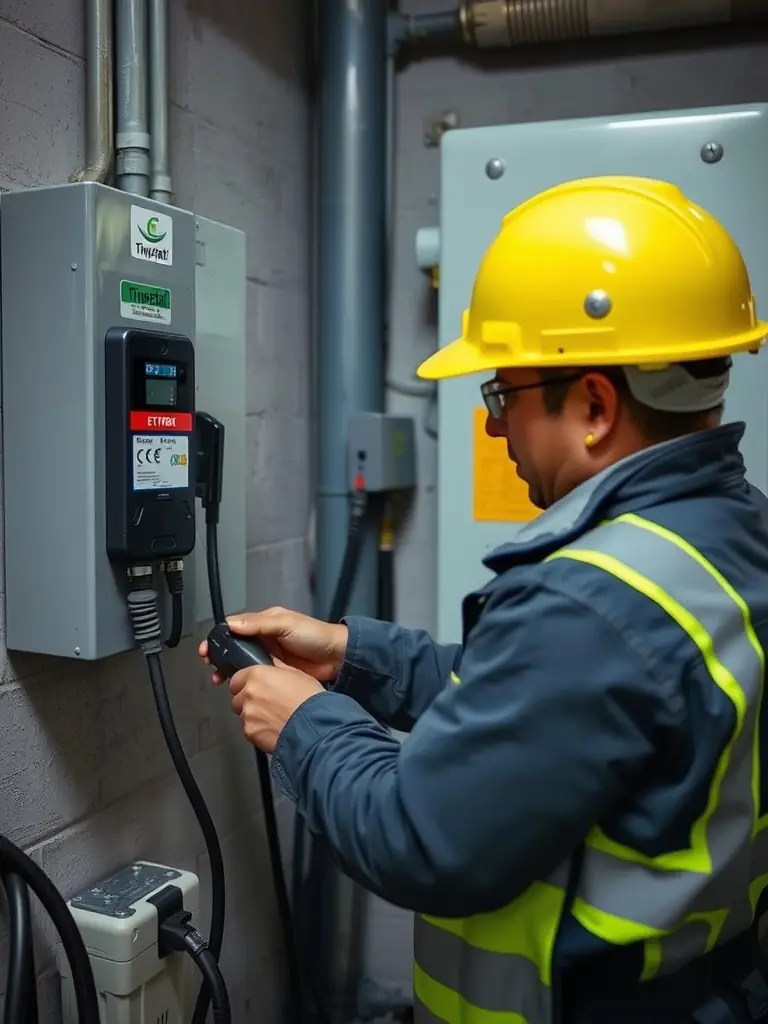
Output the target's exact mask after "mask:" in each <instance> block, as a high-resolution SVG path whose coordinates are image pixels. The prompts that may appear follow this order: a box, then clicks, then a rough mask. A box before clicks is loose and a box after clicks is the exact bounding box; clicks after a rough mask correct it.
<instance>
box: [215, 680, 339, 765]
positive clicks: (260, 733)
mask: <svg viewBox="0 0 768 1024" xmlns="http://www.w3.org/2000/svg"><path fill="white" fill-rule="evenodd" d="M229 691H230V693H231V694H232V710H233V711H234V712H235V714H236V715H239V716H240V722H241V724H242V727H243V733H244V734H245V738H246V739H247V740H249V741H250V742H251V743H252V744H253V745H254V746H255V747H258V748H259V750H263V751H264V753H266V754H272V753H273V752H274V750H275V747H276V746H277V740H278V737H279V736H280V733H281V732H282V731H283V729H284V728H285V725H286V723H287V722H288V719H289V718H290V717H291V715H292V714H293V713H294V712H295V711H296V710H297V709H298V708H300V707H301V705H302V704H303V703H304V702H305V701H307V700H309V698H310V697H313V696H314V695H315V694H316V693H323V692H324V691H323V687H322V686H321V685H320V684H319V683H318V682H317V680H316V679H313V678H312V677H311V676H309V675H307V674H306V673H305V672H299V671H298V670H297V669H295V668H291V667H290V666H289V665H284V664H280V663H278V664H276V665H255V666H254V667H253V668H244V669H241V671H240V672H236V673H235V675H233V676H232V678H231V679H230V681H229Z"/></svg>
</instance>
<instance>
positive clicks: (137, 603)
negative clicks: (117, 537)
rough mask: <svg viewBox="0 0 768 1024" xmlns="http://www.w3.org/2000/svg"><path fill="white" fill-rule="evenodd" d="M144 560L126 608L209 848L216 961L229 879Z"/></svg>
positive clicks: (201, 1022) (198, 1016)
mask: <svg viewBox="0 0 768 1024" xmlns="http://www.w3.org/2000/svg"><path fill="white" fill-rule="evenodd" d="M145 568H146V567H145V566H134V567H132V568H131V569H129V571H128V575H129V578H130V579H131V580H132V583H133V588H132V590H131V592H130V593H129V594H128V609H129V611H130V615H131V624H132V627H133V636H134V639H135V641H136V644H137V646H138V647H140V648H141V651H142V653H143V654H144V657H145V659H146V662H147V669H148V671H149V679H150V683H151V685H152V694H153V696H154V698H155V706H156V708H157V717H158V720H159V722H160V728H161V729H162V732H163V737H164V738H165V744H166V747H167V748H168V753H169V754H170V756H171V761H172V762H173V767H174V768H175V769H176V774H177V775H178V777H179V781H180V782H181V785H182V787H183V789H184V792H185V793H186V796H187V799H188V801H189V803H190V806H191V808H192V811H193V812H194V815H195V818H196V819H197V823H198V825H199V826H200V831H201V832H202V834H203V840H204V842H205V849H206V852H207V854H208V862H209V870H210V873H211V928H210V939H209V949H210V952H211V955H212V956H213V957H214V958H215V960H216V962H217V963H218V960H219V957H220V956H221V947H222V945H223V942H224V918H225V910H226V881H225V876H224V857H223V855H222V851H221V842H220V840H219V835H218V832H217V831H216V826H215V825H214V822H213V818H212V817H211V812H210V811H209V810H208V805H207V804H206V802H205V799H204V797H203V794H202V793H201V792H200V787H199V786H198V785H197V781H196V779H195V776H194V774H193V772H192V769H191V768H190V766H189V761H188V760H187V757H186V754H185V753H184V748H183V746H182V744H181V740H180V739H179V734H178V731H177V729H176V723H175V722H174V718H173V711H172V709H171V702H170V699H169V697H168V688H167V686H166V683H165V673H164V672H163V663H162V660H161V658H160V654H161V651H162V649H163V641H162V639H161V637H162V631H161V626H160V613H159V610H158V595H157V592H156V591H155V590H153V589H152V575H151V573H149V574H147V573H146V572H144V569H145ZM210 998H211V995H210V990H209V988H208V985H207V984H206V983H203V985H202V986H201V989H200V993H199V995H198V999H197V1004H196V1006H195V1012H194V1015H193V1017H192V1024H205V1019H206V1015H207V1013H208V1006H209V1004H210Z"/></svg>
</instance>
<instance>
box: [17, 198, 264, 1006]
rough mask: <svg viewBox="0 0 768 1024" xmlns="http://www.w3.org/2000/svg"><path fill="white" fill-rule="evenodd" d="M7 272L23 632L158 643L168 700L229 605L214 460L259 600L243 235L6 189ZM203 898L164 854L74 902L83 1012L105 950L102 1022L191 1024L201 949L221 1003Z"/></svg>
mask: <svg viewBox="0 0 768 1024" xmlns="http://www.w3.org/2000/svg"><path fill="white" fill-rule="evenodd" d="M0 270H1V272H2V285H1V287H2V380H3V395H4V402H3V450H4V489H3V491H4V495H3V496H4V501H3V504H4V528H5V571H6V588H5V589H6V607H5V616H6V643H7V647H8V649H9V650H10V651H11V652H16V651H20V652H27V653H32V654H44V655H49V656H56V657H63V658H69V659H75V660H82V661H94V660H97V659H102V658H107V657H110V656H112V655H115V654H120V653H121V652H125V651H129V650H132V649H136V648H137V647H141V648H142V650H143V651H144V653H145V656H146V657H147V660H148V662H150V672H151V673H152V669H153V665H152V662H151V659H152V658H154V659H155V661H154V669H155V672H154V677H153V688H154V689H155V693H156V697H157V696H158V687H159V692H160V693H161V698H162V691H164V683H163V681H162V669H160V670H159V679H160V682H159V683H158V674H157V665H158V664H159V661H157V656H158V654H159V652H160V650H161V649H162V647H163V646H164V645H167V646H175V645H176V644H177V643H178V642H179V640H180V639H181V637H182V636H183V635H189V634H190V633H191V632H192V631H193V630H194V629H195V628H196V626H197V623H198V622H202V621H204V620H206V619H209V618H210V617H211V614H212V613H211V604H210V603H209V599H208V593H207V590H208V588H207V587H206V586H205V583H206V575H207V574H206V551H205V545H206V543H210V541H211V537H212V534H211V533H210V530H209V531H206V529H205V527H204V526H201V520H202V519H203V517H202V516H201V515H200V514H199V512H198V509H196V498H200V497H202V498H203V499H204V502H205V498H206V494H205V493H203V492H201V485H200V479H199V476H200V471H201V470H202V472H203V473H204V474H207V477H206V479H207V480H208V481H209V482H210V483H211V486H212V487H215V488H217V496H216V503H217V505H216V523H217V524H218V525H219V527H220V533H221V541H222V543H221V549H220V550H219V551H217V564H218V566H219V568H220V574H221V584H220V589H221V588H223V589H224V596H223V598H222V601H223V603H224V604H225V605H226V607H227V609H228V611H237V610H240V609H242V608H244V606H245V546H246V545H245V487H244V478H245V474H244V473H243V466H244V449H245V238H244V235H243V233H242V232H241V231H238V230H235V229H232V228H229V227H226V226H225V225H221V224H217V223H215V222H213V221H209V220H206V219H204V218H199V217H196V216H195V215H193V214H192V213H189V212H187V211H184V210H180V209H177V208H175V207H173V208H172V207H168V206H165V205H163V204H160V203H156V202H153V201H152V200H149V199H145V198H142V197H136V196H134V195H131V194H128V193H125V192H121V191H118V190H116V189H113V188H110V187H107V186H104V185H100V184H95V183H83V184H70V185H63V186H56V187H50V188H37V189H30V190H19V191H14V192H9V193H6V194H4V195H3V197H2V201H1V202H0ZM198 414H200V416H201V417H202V420H203V421H204V425H210V424H213V425H214V426H213V428H211V429H209V430H207V431H206V432H201V430H200V422H198V418H199V416H198ZM224 437H226V455H227V458H226V459H225V460H224V464H223V468H222V463H221V458H222V454H223V444H222V441H223V438H224ZM206 438H207V439H209V440H210V438H213V439H214V442H215V443H216V445H217V446H218V447H217V451H216V452H215V453H212V452H211V451H206V450H203V451H202V452H200V451H199V449H200V447H201V444H202V445H203V448H205V443H204V442H205V441H206ZM204 483H205V480H204ZM222 495H223V500H222ZM209 497H210V495H209ZM219 502H220V508H219ZM197 504H198V505H199V502H197ZM206 518H208V517H206ZM214 529H215V525H214ZM206 533H207V536H206ZM213 536H215V535H213ZM201 556H202V557H201ZM185 569H186V572H185ZM163 576H165V577H166V581H165V582H164V581H163ZM166 584H167V585H166ZM220 597H221V595H220ZM133 599H135V600H137V601H138V604H131V601H132V600H133ZM174 630H175V632H176V635H175V637H174V639H173V641H171V640H170V639H166V640H165V641H164V640H163V639H162V638H163V637H168V636H169V633H171V632H172V631H174ZM165 702H166V705H167V695H166V700H165ZM166 710H167V714H166V715H165V720H163V716H162V715H161V724H163V728H164V730H167V731H166V740H167V741H168V746H169V750H170V752H171V756H172V758H173V759H174V763H175V765H176V767H177V770H178V768H179V764H178V758H179V751H180V750H181V747H180V744H178V737H176V741H177V743H176V747H174V745H173V742H172V739H173V735H175V728H174V726H173V720H172V716H171V714H170V706H169V705H167V709H166ZM158 711H160V704H158ZM169 722H170V724H169ZM169 732H170V734H172V735H171V740H169V737H168V733H169ZM180 757H181V759H182V760H184V755H183V751H181V754H180ZM182 767H183V766H182ZM187 769H188V766H187ZM189 774H190V776H191V772H190V773H189ZM182 781H183V780H182ZM191 785H192V787H194V788H196V787H195V783H194V779H193V778H192V784H191ZM185 788H187V795H188V796H189V795H190V794H189V789H188V787H187V785H185ZM198 793H199V791H198ZM209 818H210V816H209ZM211 827H212V822H211ZM36 891H37V890H36ZM49 899H50V896H49ZM199 904H200V898H199V882H198V879H197V877H196V876H195V875H193V874H190V873H189V872H185V871H181V870H178V869H176V868H174V867H170V866H166V865H162V864H154V863H152V862H149V861H138V862H135V863H133V864H130V865H127V866H125V867H122V868H120V869H119V870H118V871H116V872H115V873H114V874H112V875H111V876H110V877H108V878H105V879H101V880H99V881H98V882H97V883H96V884H94V885H93V886H91V887H90V888H89V889H88V890H86V891H85V892H82V893H77V894H76V895H75V896H74V897H73V898H72V899H70V900H69V901H68V904H67V907H68V910H69V914H70V915H71V920H72V921H73V922H74V924H75V925H76V928H77V932H79V935H80V939H81V941H82V943H83V946H84V950H83V948H82V947H81V948H80V953H81V954H82V953H83V952H85V953H86V954H87V959H85V963H83V957H82V955H81V957H80V961H79V963H78V960H77V956H76V955H75V959H74V963H73V961H72V960H71V956H72V947H73V945H75V946H77V943H76V942H74V941H73V939H76V933H75V935H74V937H73V935H72V934H69V936H68V938H67V937H66V935H65V932H62V929H61V927H60V926H59V924H57V927H58V928H59V933H60V936H62V938H64V943H63V946H62V947H61V948H60V956H59V970H60V974H61V977H62V1011H63V1016H64V1024H75V1022H79V1021H82V1020H85V1019H88V1020H89V1024H92V1021H91V1018H86V1017H85V1016H83V1006H84V1004H83V999H84V998H85V997H84V994H83V993H84V986H85V988H87V987H88V986H87V985H85V983H84V980H83V975H84V970H85V968H87V965H88V962H90V970H91V972H92V977H93V983H95V987H96V995H97V1000H98V1006H99V1010H98V1015H99V1020H100V1022H101V1024H155V1022H157V1021H162V1022H163V1024H188V1021H189V1020H190V1014H191V1006H190V1005H189V1004H190V994H191V993H193V992H194V990H195V988H194V986H195V978H194V971H193V969H192V966H191V963H190V962H189V958H188V957H186V956H185V955H184V954H185V953H190V954H191V957H192V959H193V960H196V961H197V966H198V968H199V969H200V972H201V974H202V976H203V979H204V980H205V979H206V978H207V983H208V986H209V990H210V992H213V994H214V1009H216V1002H215V995H216V985H217V981H216V979H215V978H214V977H213V975H212V974H211V972H212V971H213V972H214V973H215V971H216V969H217V968H216V963H215V961H216V959H217V955H218V954H217V952H216V951H215V950H214V949H213V947H214V940H213V936H212V937H211V943H210V945H211V949H208V942H207V941H206V940H205V939H203V938H202V937H200V936H199V935H198V933H197V932H196V924H197V922H198V919H199V911H200V905H199ZM62 906H63V903H62ZM46 909H48V910H49V913H50V909H49V907H48V906H46ZM54 909H55V908H54ZM51 916H53V914H52V915H51ZM55 920H56V919H55ZM58 921H59V922H61V918H60V917H59V918H58ZM64 924H66V921H65V922H64ZM163 927H165V928H166V929H167V931H166V932H165V933H163ZM212 931H213V928H212ZM195 936H197V938H195ZM185 943H186V947H185ZM219 945H220V941H219ZM76 953H77V949H75V954H76ZM212 962H213V966H212ZM190 972H192V973H191V976H190ZM206 972H208V973H207V974H206ZM85 973H87V971H85ZM219 988H220V986H219ZM201 991H202V990H201ZM210 992H209V995H210ZM93 995H94V993H93V992H92V991H91V996H93ZM224 995H226V991H225V990H224ZM86 996H87V992H86ZM219 996H220V997H221V992H220V991H219ZM200 998H201V997H200ZM199 1001H200V999H199ZM196 1012H198V1011H196ZM203 1015H204V1013H203ZM222 1019H225V1018H222ZM93 1024H96V1022H95V1021H94V1022H93Z"/></svg>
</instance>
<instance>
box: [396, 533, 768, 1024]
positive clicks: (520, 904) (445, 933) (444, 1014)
mask: <svg viewBox="0 0 768 1024" xmlns="http://www.w3.org/2000/svg"><path fill="white" fill-rule="evenodd" d="M548 557H549V558H550V559H556V558H567V559H571V560H573V561H576V562H581V563H584V564H587V565H591V566H594V567H595V568H597V569H599V570H600V571H602V572H605V573H609V574H610V575H611V576H613V577H614V578H615V579H618V580H621V582H622V583H624V584H625V585H626V586H627V587H631V588H632V589H633V590H635V591H636V592H637V593H639V594H642V595H643V597H644V598H646V599H647V600H649V601H653V602H654V603H655V604H656V605H657V606H658V607H659V608H660V609H662V610H663V611H664V612H665V613H666V614H667V615H668V616H669V617H670V618H671V619H672V620H673V621H674V622H675V623H676V624H677V626H678V627H679V629H680V630H681V631H682V633H683V634H685V635H686V636H687V637H688V638H690V641H691V642H692V643H693V644H694V645H695V646H696V648H698V650H699V652H700V655H701V658H702V659H703V661H704V664H705V665H706V669H707V673H708V675H709V685H710V686H711V687H712V688H713V689H716V690H718V691H719V692H720V693H722V694H724V695H725V696H726V697H727V699H728V700H729V701H730V702H731V704H732V706H733V715H734V728H733V730H732V732H731V734H730V736H729V737H728V740H727V742H726V743H725V744H724V746H723V749H722V751H721V752H720V757H719V758H718V760H717V762H716V766H715V770H714V772H713V773H712V777H711V779H710V786H709V794H708V799H707V801H706V804H705V806H704V807H703V809H702V812H701V814H700V815H699V816H698V819H697V821H696V823H695V825H694V827H693V829H692V830H691V833H690V841H689V843H687V844H686V845H685V847H683V848H681V849H679V850H676V851H674V852H668V853H664V854H660V855H659V856H657V857H649V856H646V855H644V854H642V853H640V852H639V851H637V850H634V849H632V848H631V847H630V846H626V845H624V844H621V843H618V842H616V841H615V840H613V839H611V838H609V837H608V836H606V835H605V833H604V832H603V830H602V829H601V828H600V827H599V825H596V826H595V827H594V828H593V829H592V830H591V832H590V833H589V835H588V836H587V838H586V841H585V843H584V847H583V850H580V851H579V855H578V856H574V857H571V858H569V859H568V860H566V861H564V862H563V863H562V864H560V865H559V866H558V867H557V868H556V869H555V871H554V872H552V873H551V874H549V875H547V876H546V877H542V878H541V879H540V880H538V881H536V882H534V883H533V884H532V885H531V886H530V887H529V888H528V889H527V890H526V892H524V893H523V894H522V895H521V896H519V897H518V898H517V899H515V900H513V901H512V903H510V904H509V905H508V906H505V907H502V908H501V909H499V910H497V911H494V912H493V913H490V914H480V915H477V916H472V917H466V918H458V919H455V918H454V919H445V918H442V919H441V918H437V917H428V916H422V915H418V916H417V918H416V940H415V942H416V948H415V960H416V966H415V980H414V986H415V994H416V1005H417V1012H416V1015H415V1020H416V1022H417V1024H444V1022H446V1021H447V1022H449V1024H551V1022H552V1020H553V1005H552V958H553V950H554V944H555V940H556V937H557V933H558V929H559V926H560V920H561V917H562V915H563V913H564V912H566V911H567V913H569V914H570V915H572V917H573V918H574V919H575V920H576V921H577V922H578V923H579V924H580V925H581V926H582V927H583V928H584V929H585V930H586V931H587V932H589V933H590V934H592V935H594V936H595V937H596V938H598V939H600V940H601V941H603V942H605V943H609V944H611V945H614V946H617V947H622V946H627V945H630V944H632V943H640V944H641V945H642V949H643V966H642V972H641V975H640V979H639V980H640V981H648V980H650V979H653V978H656V977H658V976H660V975H665V974H670V973H673V972H675V971H677V970H679V969H680V968H681V967H682V966H683V965H685V964H687V963H688V962H689V961H690V960H691V959H692V958H695V957H700V956H704V955H705V954H706V953H708V952H709V951H711V950H712V949H714V948H715V946H716V945H718V944H720V943H724V942H726V941H727V940H729V939H732V938H734V937H735V936H738V935H740V934H741V933H743V932H745V931H747V930H748V929H749V928H750V926H751V924H752V922H753V919H754V916H755V911H756V906H757V900H758V897H759V896H760V894H761V892H762V890H763V889H764V888H765V887H766V886H767V885H768V815H766V814H762V815H761V813H760V794H759V788H760V751H759V738H760V734H759V730H758V722H759V713H760V707H761V702H762V698H763V686H764V676H765V654H764V652H763V648H762V646H761V644H760V641H759V640H758V638H757V636H756V634H755V629H754V625H753V623H752V619H751V615H750V610H749V608H748V607H747V605H746V603H745V601H744V599H743V598H742V597H741V596H740V595H739V593H738V592H737V591H736V590H735V589H734V588H733V587H732V585H731V584H730V583H729V581H728V580H727V579H726V578H725V577H724V576H723V574H722V573H721V572H720V571H719V570H718V569H717V568H716V567H715V566H714V565H713V564H712V562H711V561H709V560H708V559H707V558H706V557H705V556H704V555H702V553H701V552H700V551H698V550H697V549H696V548H695V547H693V545H691V544H689V543H688V542H687V541H686V540H684V539H683V538H682V537H681V536H680V535H679V534H678V533H675V532H673V531H671V530H668V529H666V528H664V527H662V526H659V525H658V524H657V523H655V522H653V521H652V520H650V519H646V518H644V517H643V516H639V515H636V514H633V513H629V514H626V515H622V516H619V517H617V518H616V519H614V520H612V521H609V522H607V523H604V524H601V525H600V526H598V527H596V528H595V529H593V530H590V531H588V532H587V533H586V534H584V535H582V536H581V537H580V538H579V539H578V540H574V541H571V542H570V543H568V544H566V545H565V546H564V547H562V548H560V549H559V550H557V551H555V552H553V553H552V554H550V555H549V556H548ZM599 656H600V655H599V652H596V657H599ZM454 682H455V683H460V680H459V679H458V677H457V676H456V677H455V678H454Z"/></svg>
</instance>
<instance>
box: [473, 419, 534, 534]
mask: <svg viewBox="0 0 768 1024" xmlns="http://www.w3.org/2000/svg"><path fill="white" fill-rule="evenodd" d="M486 416H487V412H486V410H485V408H484V407H482V406H481V407H479V408H476V409H475V410H474V424H473V426H474V469H473V482H474V499H473V511H474V518H475V520H476V521H477V522H482V523H528V522H530V521H531V520H532V519H535V518H536V516H537V515H538V514H539V509H537V508H536V506H535V505H534V504H532V502H531V500H530V498H529V497H528V484H527V483H525V481H524V480H521V479H520V477H519V476H518V475H517V473H516V472H515V467H514V464H513V463H512V462H510V460H509V455H508V454H507V445H506V442H505V441H504V439H503V438H501V437H488V435H487V434H486V432H485V420H486Z"/></svg>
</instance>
